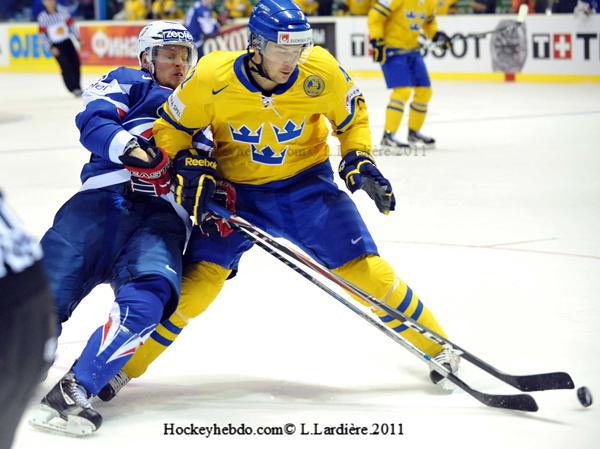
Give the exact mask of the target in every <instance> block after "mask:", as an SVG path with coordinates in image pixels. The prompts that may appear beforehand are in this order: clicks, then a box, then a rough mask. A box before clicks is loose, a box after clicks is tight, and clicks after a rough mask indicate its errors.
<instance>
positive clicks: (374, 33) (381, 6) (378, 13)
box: [367, 0, 402, 39]
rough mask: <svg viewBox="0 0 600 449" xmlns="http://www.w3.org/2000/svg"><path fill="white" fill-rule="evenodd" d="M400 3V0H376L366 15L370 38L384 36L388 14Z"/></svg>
mask: <svg viewBox="0 0 600 449" xmlns="http://www.w3.org/2000/svg"><path fill="white" fill-rule="evenodd" d="M401 4H402V0H376V1H375V2H374V3H373V5H372V6H371V9H369V13H368V15H367V24H368V26H369V36H370V38H371V39H381V38H385V28H386V23H387V21H388V20H389V19H390V15H391V14H392V13H393V12H394V11H395V10H397V9H399V7H400V6H401Z"/></svg>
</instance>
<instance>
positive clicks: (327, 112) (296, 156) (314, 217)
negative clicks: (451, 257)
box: [100, 0, 459, 400]
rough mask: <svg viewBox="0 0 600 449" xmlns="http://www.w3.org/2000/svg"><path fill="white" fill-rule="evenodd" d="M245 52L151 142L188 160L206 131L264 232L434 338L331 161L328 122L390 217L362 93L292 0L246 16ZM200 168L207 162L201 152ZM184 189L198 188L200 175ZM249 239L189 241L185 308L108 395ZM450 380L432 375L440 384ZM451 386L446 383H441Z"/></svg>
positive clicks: (171, 335) (206, 73)
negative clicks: (281, 239) (317, 40)
mask: <svg viewBox="0 0 600 449" xmlns="http://www.w3.org/2000/svg"><path fill="white" fill-rule="evenodd" d="M249 28H250V34H249V49H248V52H247V53H245V52H216V53H212V54H209V55H207V56H205V57H204V58H203V59H201V60H200V61H199V63H198V65H197V67H196V70H195V71H194V73H193V74H191V75H190V77H189V78H188V79H186V81H185V82H184V83H182V84H181V85H180V86H179V88H177V89H176V90H175V92H174V93H173V94H172V95H171V96H170V97H169V100H168V101H167V103H166V104H165V106H164V109H163V111H162V113H161V118H160V119H159V120H157V121H156V123H155V126H154V135H155V139H156V141H157V144H159V145H160V146H161V147H163V148H164V149H165V151H167V153H168V154H169V155H170V156H175V154H177V153H178V152H180V153H184V154H185V153H186V152H187V151H186V149H188V148H190V147H192V144H193V138H194V137H193V136H195V135H196V133H198V132H199V130H201V129H202V128H203V127H205V126H208V125H210V126H211V128H212V131H213V134H214V150H213V152H212V157H214V158H215V159H216V161H217V162H218V171H219V174H220V175H222V176H223V177H224V178H225V179H227V180H228V181H230V182H232V183H233V184H234V186H235V190H236V195H237V203H236V204H237V206H236V207H237V210H238V213H239V215H241V216H242V217H245V218H247V219H248V220H250V221H251V222H252V223H254V224H255V225H257V226H259V227H261V228H263V229H265V230H266V231H267V232H269V233H271V234H273V235H275V236H278V237H284V238H286V239H288V240H289V241H291V242H293V243H294V244H296V245H298V246H299V247H301V248H302V249H303V250H304V251H305V252H306V253H308V254H309V255H310V256H312V257H313V258H314V259H316V260H317V261H319V262H320V263H322V264H323V265H325V266H326V267H328V268H330V269H332V270H333V271H334V272H335V273H337V274H338V275H340V276H341V277H343V278H344V279H347V280H349V281H351V282H352V283H354V284H356V285H357V286H359V287H360V288H361V289H363V290H366V291H367V292H369V293H370V294H371V295H373V296H375V297H377V298H379V299H380V300H381V301H384V302H386V303H387V304H389V305H390V306H392V307H394V308H396V309H397V310H399V311H401V312H403V313H405V314H407V315H409V316H410V317H412V318H413V319H415V320H417V321H418V322H420V323H422V324H424V325H426V326H427V327H429V328H430V329H433V330H434V331H435V332H437V333H439V334H441V335H444V333H443V331H442V329H441V328H440V326H439V325H438V323H437V321H436V319H435V317H434V316H433V314H432V313H431V312H430V311H429V309H427V307H425V305H424V304H423V302H421V300H420V299H419V298H418V296H417V295H416V294H415V293H413V291H412V290H411V289H410V288H409V287H408V286H407V285H406V283H404V281H403V280H401V279H400V278H399V277H397V276H396V274H395V273H394V271H393V269H392V267H391V266H390V265H389V264H388V263H387V262H386V261H385V260H383V259H382V258H381V257H380V256H379V254H378V251H377V247H376V245H375V242H374V241H373V239H372V237H371V234H370V233H369V231H368V230H367V227H366V225H365V223H364V222H363V220H362V218H361V216H360V214H359V212H358V210H357V208H356V206H355V205H354V203H353V202H352V200H351V199H350V197H349V196H348V195H347V194H346V193H345V192H343V191H342V190H340V189H338V187H337V186H336V184H335V183H334V180H333V172H332V168H331V165H330V163H329V146H328V144H327V136H328V128H327V124H326V119H327V120H329V122H330V123H331V126H332V127H333V130H334V131H333V132H334V134H335V135H336V136H337V137H338V138H339V140H340V144H341V152H342V161H341V163H340V166H339V170H338V171H339V175H340V176H341V178H342V179H343V180H344V182H345V183H346V186H347V188H348V189H349V190H350V191H351V192H356V191H357V190H360V189H362V190H364V191H366V192H367V194H368V195H369V196H370V197H371V198H372V199H373V201H374V202H375V204H376V206H377V208H378V209H379V211H380V212H382V213H384V214H388V213H389V212H391V211H393V210H394V206H395V199H394V194H393V193H392V186H391V185H390V183H389V181H388V180H387V179H386V178H385V177H384V176H383V175H382V173H381V172H380V171H379V169H378V168H377V166H376V165H375V160H374V158H373V155H372V153H371V147H372V144H371V132H370V129H369V119H368V115H367V110H366V106H365V101H364V98H363V95H362V93H361V91H360V90H359V88H358V87H357V86H356V85H355V84H354V83H353V81H352V79H351V78H350V76H348V74H347V73H346V72H345V71H344V69H343V68H342V67H341V66H340V64H339V62H338V61H337V60H336V59H335V58H334V57H333V56H332V55H331V54H330V53H328V52H327V51H326V50H325V49H323V48H321V47H315V48H312V31H311V27H310V24H309V22H308V20H307V19H306V16H305V15H304V14H303V13H302V11H301V10H300V9H299V8H298V6H297V5H296V4H295V3H293V2H292V1H291V0H262V1H261V2H259V3H258V4H257V5H256V6H255V8H254V10H253V13H252V15H251V16H250V21H249ZM196 157H197V158H198V163H197V164H196V165H197V166H201V165H203V164H204V163H203V162H202V161H203V160H207V161H208V160H211V159H210V158H209V156H208V155H205V156H202V155H201V154H198V155H197V156H196ZM180 182H183V185H187V186H188V188H190V189H193V184H194V177H193V176H189V174H182V175H181V180H180ZM251 246H252V245H251V243H249V242H248V241H247V240H246V239H245V238H244V237H243V235H242V234H239V233H233V234H231V235H230V236H229V237H227V238H221V237H218V236H213V237H205V236H202V235H201V234H200V233H197V232H196V233H194V234H193V235H192V241H191V242H190V245H189V246H188V249H187V251H186V257H185V259H186V268H185V269H184V275H183V285H182V294H181V299H180V303H179V306H178V308H177V311H176V312H175V313H174V314H173V315H171V317H170V318H169V319H168V320H165V321H163V322H162V323H161V324H160V325H159V326H158V327H157V329H156V330H155V331H154V332H153V333H152V334H151V336H150V338H149V339H148V340H146V342H145V343H144V345H143V346H142V347H141V348H140V349H138V351H137V352H136V354H135V355H134V356H133V358H132V359H131V360H129V362H128V363H127V365H126V366H125V368H124V369H123V370H122V371H121V372H119V374H118V375H117V376H116V377H115V378H114V379H113V380H112V381H111V383H110V384H109V385H107V386H106V387H105V388H104V389H103V391H102V393H101V394H100V398H101V399H104V400H108V399H110V398H111V397H113V396H114V395H115V394H116V393H117V392H118V390H119V389H120V388H122V387H123V385H125V384H126V383H127V382H128V381H129V379H130V378H131V377H138V376H140V375H141V374H143V372H144V371H145V370H146V368H147V366H148V365H149V364H150V363H151V362H152V361H153V360H154V359H155V358H156V357H158V355H160V354H161V353H162V351H164V350H165V349H166V348H167V347H168V346H169V345H170V344H171V343H172V342H173V341H174V340H175V339H176V338H177V336H178V335H180V333H181V331H182V330H183V328H184V327H185V326H186V325H187V324H188V323H189V321H190V320H191V319H192V318H194V317H196V316H197V315H199V314H200V313H202V312H203V311H204V310H206V308H207V307H208V306H209V304H210V303H211V302H212V301H213V300H214V299H215V297H216V296H217V294H218V293H219V291H220V289H221V287H222V286H223V283H224V282H225V280H226V279H227V278H228V277H229V276H230V274H232V271H234V270H236V269H237V265H238V261H239V259H240V257H241V256H242V254H243V253H244V252H246V251H247V250H248V249H250V247H251ZM378 315H379V316H380V318H381V320H382V321H383V322H384V323H385V324H386V325H388V326H389V327H390V328H392V329H394V330H395V331H396V332H398V333H400V334H401V335H402V336H403V337H405V338H407V339H408V340H410V341H411V342H412V343H413V344H415V345H416V346H418V347H419V348H420V349H422V350H423V351H425V352H426V353H428V354H429V355H431V356H434V357H435V358H436V360H438V361H439V362H440V363H443V364H446V366H448V368H449V369H451V370H452V371H453V372H455V371H456V370H457V368H458V360H459V358H458V356H457V355H456V354H455V353H454V352H451V351H448V350H445V349H443V348H442V347H441V346H439V345H437V344H436V343H433V342H432V341H431V340H428V339H427V338H425V337H423V336H422V335H421V334H419V333H417V332H415V331H413V330H412V329H409V328H407V326H405V325H404V324H402V323H401V322H399V321H398V320H396V319H394V318H393V317H391V316H389V315H386V314H383V313H378ZM441 378H442V376H441V375H439V374H438V373H437V372H434V373H432V380H433V381H434V382H440V380H441ZM444 380H446V379H445V378H444Z"/></svg>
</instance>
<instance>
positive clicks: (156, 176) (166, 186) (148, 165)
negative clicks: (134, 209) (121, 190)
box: [119, 139, 171, 196]
mask: <svg viewBox="0 0 600 449" xmlns="http://www.w3.org/2000/svg"><path fill="white" fill-rule="evenodd" d="M136 150H137V151H136ZM134 152H137V153H138V154H139V153H140V152H144V153H146V155H148V158H149V159H150V161H149V162H147V161H144V160H142V159H140V158H139V157H136V156H134V155H133V154H134ZM119 159H120V160H121V162H122V163H123V165H124V166H125V168H126V169H127V170H129V172H130V173H131V190H133V191H134V192H138V193H143V194H145V195H151V196H161V195H166V194H167V193H169V191H170V190H171V162H170V161H169V157H168V156H167V154H166V153H165V152H164V151H163V150H162V148H156V147H148V148H142V147H140V145H139V144H138V142H137V140H136V139H131V140H130V141H129V142H128V143H127V145H126V146H125V152H124V153H123V155H122V156H120V157H119Z"/></svg>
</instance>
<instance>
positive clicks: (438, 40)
mask: <svg viewBox="0 0 600 449" xmlns="http://www.w3.org/2000/svg"><path fill="white" fill-rule="evenodd" d="M431 40H432V41H433V43H434V44H435V45H437V46H438V47H440V48H450V47H452V39H450V37H449V36H448V35H447V34H446V33H444V32H443V31H438V32H436V33H435V34H434V35H433V39H431Z"/></svg>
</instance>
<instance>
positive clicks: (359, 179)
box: [338, 151, 396, 214]
mask: <svg viewBox="0 0 600 449" xmlns="http://www.w3.org/2000/svg"><path fill="white" fill-rule="evenodd" d="M338 173H339V174H340V177H341V178H342V179H343V180H344V182H345V183H346V187H348V190H350V192H352V193H354V192H356V191H357V190H358V189H363V190H364V191H365V192H367V194H368V195H369V196H370V197H371V199H372V200H373V201H374V202H375V205H376V206H377V209H379V212H381V213H384V214H389V213H390V211H393V210H394V209H395V208H396V198H395V197H394V193H393V192H392V185H391V184H390V182H389V181H388V180H387V179H385V178H384V177H383V175H382V174H381V172H380V171H379V169H378V168H377V167H376V166H375V160H374V159H373V156H372V155H371V153H368V152H366V151H351V152H350V153H348V154H346V155H345V156H344V157H343V158H342V162H340V166H339V168H338Z"/></svg>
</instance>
